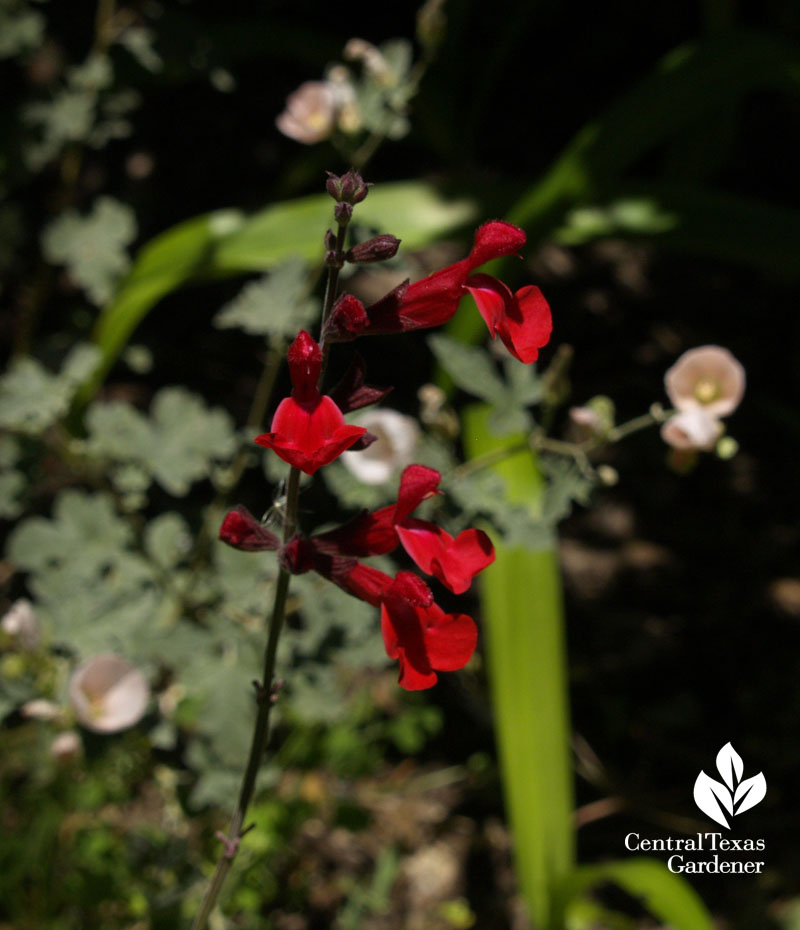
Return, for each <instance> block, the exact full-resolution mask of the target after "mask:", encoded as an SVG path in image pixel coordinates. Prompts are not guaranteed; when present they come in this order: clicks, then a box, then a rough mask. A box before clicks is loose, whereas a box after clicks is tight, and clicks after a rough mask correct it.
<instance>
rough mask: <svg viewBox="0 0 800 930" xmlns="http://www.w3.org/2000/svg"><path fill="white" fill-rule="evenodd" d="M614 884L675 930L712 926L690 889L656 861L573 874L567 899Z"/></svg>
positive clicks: (634, 860) (616, 864)
mask: <svg viewBox="0 0 800 930" xmlns="http://www.w3.org/2000/svg"><path fill="white" fill-rule="evenodd" d="M606 882H613V883H614V884H615V885H618V886H619V887H620V888H623V889H624V890H625V891H627V892H628V894H630V895H632V896H633V897H635V898H638V899H639V900H640V901H641V904H642V906H643V907H645V908H646V909H647V910H648V911H649V912H650V913H651V914H652V915H653V916H654V917H657V918H658V919H659V920H661V921H663V922H664V923H665V924H668V925H669V926H670V927H673V928H674V930H713V927H714V923H713V921H712V919H711V915H710V914H709V913H708V911H707V910H706V908H705V905H704V904H703V902H702V900H701V899H700V897H699V895H698V894H697V892H696V891H695V890H694V889H693V888H692V886H691V885H690V884H689V883H688V882H687V881H686V880H685V879H684V878H682V877H681V876H680V875H675V874H673V873H672V872H670V870H669V869H668V868H667V866H666V864H665V863H663V862H659V861H658V860H657V859H648V858H644V857H634V858H631V859H625V860H621V861H616V862H606V863H603V864H602V865H597V866H581V867H579V868H578V869H576V870H575V873H574V876H573V878H572V879H571V880H570V881H569V883H568V885H567V888H568V893H569V896H570V898H574V897H576V896H578V895H582V894H585V892H586V891H588V890H589V889H591V888H594V887H596V886H597V885H601V884H603V883H606Z"/></svg>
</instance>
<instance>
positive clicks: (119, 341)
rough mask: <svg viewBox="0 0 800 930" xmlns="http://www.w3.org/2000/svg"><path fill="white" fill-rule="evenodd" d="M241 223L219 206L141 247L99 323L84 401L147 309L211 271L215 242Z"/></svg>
mask: <svg viewBox="0 0 800 930" xmlns="http://www.w3.org/2000/svg"><path fill="white" fill-rule="evenodd" d="M242 222H243V216H242V214H241V213H239V211H237V210H217V211H216V212H214V213H208V214H206V215H205V216H199V217H196V218H195V219H191V220H187V221H186V222H185V223H180V224H178V225H177V226H174V227H173V228H172V229H170V230H168V231H167V232H165V233H162V234H161V235H160V236H157V237H156V238H155V239H153V240H152V241H151V242H148V243H147V245H145V246H144V247H143V248H142V249H141V250H140V251H139V253H138V254H137V256H136V260H135V262H134V265H133V267H132V268H131V270H130V273H129V274H128V275H127V276H126V277H125V279H124V280H123V281H122V282H121V285H120V287H119V289H118V291H117V293H116V295H115V297H114V300H113V301H112V302H111V303H110V304H108V305H107V306H106V308H105V309H104V310H103V311H102V313H101V314H100V316H99V318H98V320H97V324H96V325H95V329H94V333H93V338H94V340H95V342H96V343H97V345H98V346H99V347H100V350H101V352H102V364H101V365H100V367H99V369H98V371H97V372H96V374H95V375H94V377H93V378H92V379H90V380H89V381H87V382H86V384H84V386H83V388H82V390H81V393H80V400H81V402H83V403H85V402H86V401H87V400H88V399H89V398H90V397H91V396H92V394H93V393H94V392H95V391H96V389H97V388H98V387H99V385H100V384H102V382H103V379H104V378H105V376H106V374H108V371H109V369H110V368H111V366H112V365H113V364H114V361H115V360H116V359H117V356H118V355H119V354H120V352H122V350H123V349H124V348H125V345H126V344H127V342H128V339H129V338H130V336H131V334H132V333H133V331H134V330H135V329H136V327H137V326H138V325H139V323H140V322H141V320H142V319H143V318H144V317H145V316H146V315H147V313H148V311H149V310H150V309H151V308H152V307H153V306H154V305H155V304H156V303H157V302H158V301H159V300H161V298H162V297H164V296H165V295H166V294H168V293H170V291H174V290H176V289H177V288H179V287H181V286H182V285H184V284H186V283H187V281H189V280H192V279H194V278H195V277H196V276H199V275H200V273H201V272H202V271H203V270H205V269H207V268H208V266H209V264H210V262H211V256H212V254H213V249H214V245H215V243H216V242H218V241H219V240H220V239H221V238H223V237H224V236H227V235H230V234H231V232H232V231H233V230H235V229H237V228H238V227H239V226H240V225H241V224H242Z"/></svg>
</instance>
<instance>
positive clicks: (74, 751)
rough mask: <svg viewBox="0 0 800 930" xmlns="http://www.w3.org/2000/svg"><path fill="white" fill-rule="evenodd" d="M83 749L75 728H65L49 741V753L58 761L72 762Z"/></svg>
mask: <svg viewBox="0 0 800 930" xmlns="http://www.w3.org/2000/svg"><path fill="white" fill-rule="evenodd" d="M82 749H83V743H82V742H81V738H80V736H79V735H78V733H76V732H75V730H66V731H65V732H64V733H59V734H58V736H57V737H56V738H55V739H54V740H53V742H52V743H50V755H51V756H52V757H53V758H54V759H56V760H57V761H58V762H72V760H73V759H75V758H77V757H78V756H79V755H80V754H81V751H82Z"/></svg>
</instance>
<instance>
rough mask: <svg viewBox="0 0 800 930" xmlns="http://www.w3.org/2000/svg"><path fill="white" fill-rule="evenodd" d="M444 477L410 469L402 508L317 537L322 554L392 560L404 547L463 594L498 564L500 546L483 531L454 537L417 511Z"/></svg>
mask: <svg viewBox="0 0 800 930" xmlns="http://www.w3.org/2000/svg"><path fill="white" fill-rule="evenodd" d="M441 477H442V476H441V475H440V474H439V472H438V471H436V470H435V469H433V468H426V467H425V466H424V465H409V466H408V468H406V469H405V471H404V472H403V474H402V477H401V478H400V489H399V491H398V494H397V503H396V504H393V505H390V506H388V507H382V508H381V509H380V510H376V511H373V512H372V513H362V514H360V515H359V516H357V517H356V518H355V519H353V520H351V521H350V522H349V523H346V524H345V525H344V526H341V527H338V528H337V529H335V530H330V531H329V532H327V533H321V534H319V535H318V536H314V537H312V538H311V540H310V543H311V544H312V545H313V546H314V548H315V549H316V550H317V551H318V552H325V553H328V554H330V555H337V556H357V557H364V556H370V555H386V554H387V553H389V552H392V550H394V549H395V548H396V547H397V545H398V543H401V544H402V546H403V548H404V549H405V550H406V552H407V553H408V554H409V555H410V556H411V558H412V559H413V560H414V561H415V562H416V564H417V565H418V566H419V567H420V568H421V569H422V571H424V572H425V573H426V574H429V575H434V576H435V577H436V578H438V579H439V581H441V582H442V584H444V585H445V587H447V588H449V589H450V590H451V591H452V592H453V593H454V594H463V593H464V591H466V590H467V588H469V586H470V584H471V582H472V579H473V578H474V577H475V575H477V574H478V572H481V571H483V569H484V568H486V567H487V566H488V565H491V563H492V562H494V558H495V555H494V547H493V546H492V543H491V541H490V539H489V537H488V536H487V535H486V533H484V532H483V531H482V530H473V529H470V530H464V531H463V532H461V533H459V534H458V536H456V537H455V538H453V537H452V536H451V535H450V534H449V533H446V532H445V531H444V530H443V529H441V528H440V527H438V526H436V524H435V523H430V522H428V521H427V520H416V519H414V518H412V517H411V514H412V512H413V511H414V510H415V509H416V508H417V507H418V506H419V505H420V504H421V503H422V501H423V500H425V499H426V498H428V497H431V496H432V495H433V494H436V493H437V488H438V486H439V482H440V481H441Z"/></svg>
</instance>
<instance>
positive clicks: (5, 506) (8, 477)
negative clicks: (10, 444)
mask: <svg viewBox="0 0 800 930" xmlns="http://www.w3.org/2000/svg"><path fill="white" fill-rule="evenodd" d="M26 484H27V482H26V481H25V475H23V474H22V472H18V471H6V470H3V471H0V519H3V520H13V519H14V517H18V516H19V515H20V513H22V502H21V501H20V497H21V495H22V492H23V490H24V489H25V485H26Z"/></svg>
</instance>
